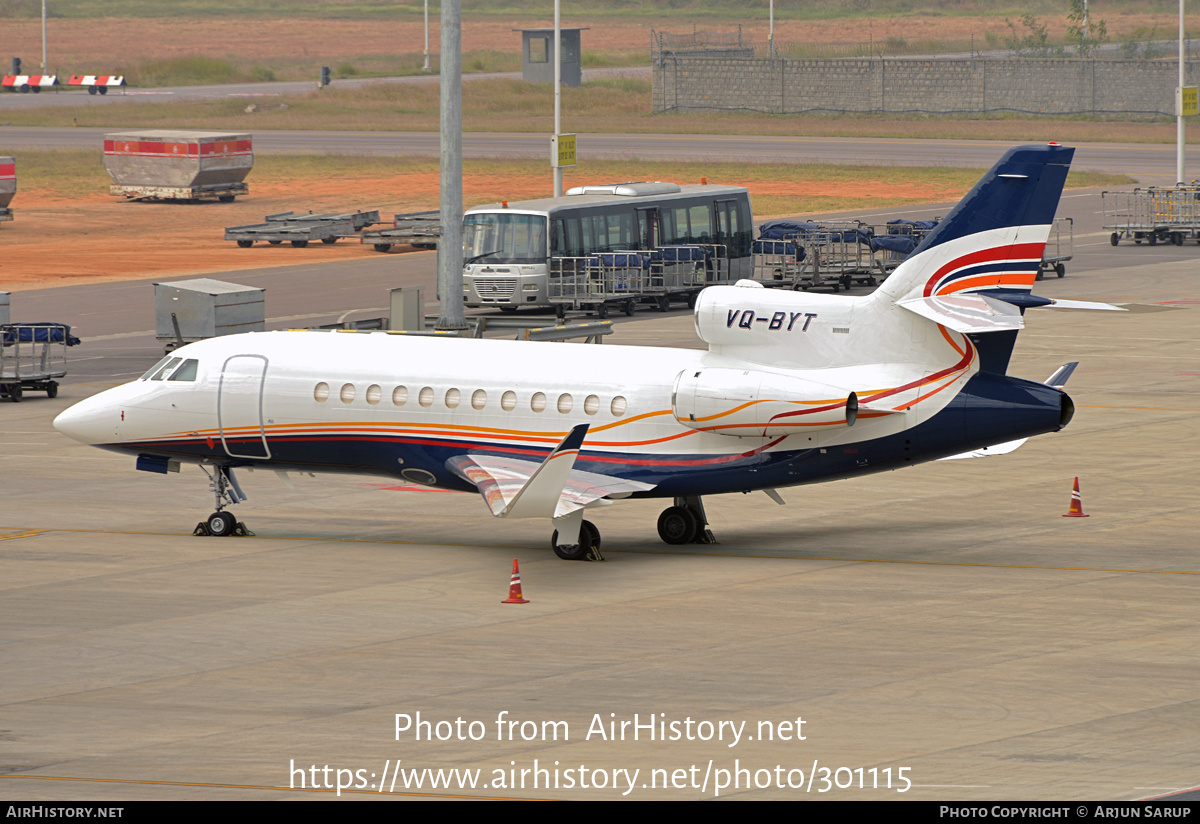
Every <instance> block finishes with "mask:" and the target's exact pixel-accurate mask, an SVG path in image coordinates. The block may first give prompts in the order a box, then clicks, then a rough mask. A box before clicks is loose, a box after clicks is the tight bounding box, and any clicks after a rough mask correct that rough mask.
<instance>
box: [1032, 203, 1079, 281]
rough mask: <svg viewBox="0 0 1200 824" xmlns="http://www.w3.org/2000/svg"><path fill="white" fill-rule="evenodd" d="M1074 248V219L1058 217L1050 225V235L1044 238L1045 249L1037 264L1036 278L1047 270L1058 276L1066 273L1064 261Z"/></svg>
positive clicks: (1069, 256) (1040, 277) (1070, 255)
mask: <svg viewBox="0 0 1200 824" xmlns="http://www.w3.org/2000/svg"><path fill="white" fill-rule="evenodd" d="M1074 250H1075V221H1074V220H1073V219H1072V218H1069V217H1058V218H1055V219H1054V224H1053V225H1052V226H1051V227H1050V237H1049V238H1047V239H1046V250H1045V251H1044V252H1043V253H1042V262H1041V263H1040V264H1039V265H1038V272H1037V279H1038V280H1041V279H1042V276H1043V275H1045V274H1046V273H1048V272H1053V273H1054V274H1056V275H1058V277H1060V278H1061V277H1063V276H1065V275H1066V274H1067V266H1066V263H1067V261H1068V260H1070V259H1071V257H1072V256H1073V254H1074Z"/></svg>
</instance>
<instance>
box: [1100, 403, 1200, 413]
mask: <svg viewBox="0 0 1200 824" xmlns="http://www.w3.org/2000/svg"><path fill="white" fill-rule="evenodd" d="M1079 408H1080V409H1141V410H1143V411H1146V412H1200V409H1183V408H1180V407H1174V406H1100V405H1097V404H1088V405H1086V406H1084V405H1082V404H1080V406H1079Z"/></svg>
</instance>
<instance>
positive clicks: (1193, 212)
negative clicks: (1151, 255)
mask: <svg viewBox="0 0 1200 824" xmlns="http://www.w3.org/2000/svg"><path fill="white" fill-rule="evenodd" d="M1100 199H1101V202H1102V204H1103V211H1104V229H1105V230H1107V231H1110V232H1111V233H1112V234H1110V235H1109V242H1110V243H1112V245H1113V246H1116V245H1117V244H1119V243H1120V242H1121V241H1122V240H1132V241H1133V242H1134V243H1136V244H1140V243H1142V242H1143V241H1144V242H1146V243H1147V244H1148V245H1150V246H1155V245H1157V244H1158V243H1160V242H1163V243H1167V242H1170V243H1174V244H1175V245H1176V246H1182V245H1183V242H1184V241H1185V240H1187V239H1189V238H1193V239H1200V185H1198V184H1196V183H1187V184H1181V185H1179V186H1171V187H1157V186H1150V187H1147V188H1144V189H1142V188H1138V189H1134V190H1133V191H1131V192H1101V193H1100Z"/></svg>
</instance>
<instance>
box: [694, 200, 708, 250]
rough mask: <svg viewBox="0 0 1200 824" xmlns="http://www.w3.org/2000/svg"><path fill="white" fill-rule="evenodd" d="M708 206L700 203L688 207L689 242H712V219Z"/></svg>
mask: <svg viewBox="0 0 1200 824" xmlns="http://www.w3.org/2000/svg"><path fill="white" fill-rule="evenodd" d="M709 211H710V210H709V206H708V205H707V204H701V205H699V206H693V207H691V208H690V209H688V219H689V221H690V223H691V228H690V229H689V230H688V242H689V243H711V242H712V234H711V233H712V219H711V217H710V216H709Z"/></svg>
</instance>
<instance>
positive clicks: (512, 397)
mask: <svg viewBox="0 0 1200 824" xmlns="http://www.w3.org/2000/svg"><path fill="white" fill-rule="evenodd" d="M500 408H501V409H503V410H504V411H505V412H511V411H513V410H514V409H516V408H517V393H516V392H512V391H509V392H505V393H504V394H503V395H501V396H500Z"/></svg>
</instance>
